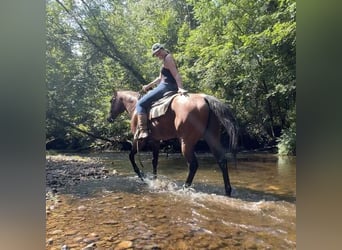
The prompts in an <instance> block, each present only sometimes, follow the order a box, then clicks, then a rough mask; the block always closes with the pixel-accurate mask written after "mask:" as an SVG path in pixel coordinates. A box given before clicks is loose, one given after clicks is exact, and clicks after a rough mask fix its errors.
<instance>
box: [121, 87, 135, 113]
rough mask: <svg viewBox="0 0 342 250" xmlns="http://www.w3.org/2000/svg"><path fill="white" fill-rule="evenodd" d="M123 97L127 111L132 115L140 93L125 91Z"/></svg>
mask: <svg viewBox="0 0 342 250" xmlns="http://www.w3.org/2000/svg"><path fill="white" fill-rule="evenodd" d="M122 97H123V98H122V101H123V104H124V106H125V109H126V111H127V112H128V114H129V115H130V116H132V115H133V113H134V111H135V106H136V104H137V101H138V94H137V93H135V92H124V93H123V95H122Z"/></svg>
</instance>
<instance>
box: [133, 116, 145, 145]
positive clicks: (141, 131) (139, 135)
mask: <svg viewBox="0 0 342 250" xmlns="http://www.w3.org/2000/svg"><path fill="white" fill-rule="evenodd" d="M147 137H148V130H147V114H138V124H137V131H136V132H135V135H134V139H145V138H147Z"/></svg>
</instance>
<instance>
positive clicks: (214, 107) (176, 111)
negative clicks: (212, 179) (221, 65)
mask: <svg viewBox="0 0 342 250" xmlns="http://www.w3.org/2000/svg"><path fill="white" fill-rule="evenodd" d="M139 96H140V94H139V93H138V92H134V91H114V95H113V96H112V98H111V100H110V103H111V105H110V112H109V116H108V118H107V120H108V122H110V123H113V122H114V119H115V118H116V117H117V116H118V115H119V114H120V113H123V112H124V111H126V112H128V114H129V115H130V118H131V132H132V133H133V134H135V131H136V129H137V114H136V112H135V106H136V103H137V101H138V99H139ZM221 124H222V125H223V126H224V127H225V129H226V131H227V133H228V136H229V145H230V150H231V152H232V154H233V157H234V162H235V164H236V152H237V139H238V136H237V134H238V127H237V123H236V120H235V118H234V116H233V114H232V112H231V110H230V108H229V107H228V106H227V105H225V104H223V103H222V102H221V101H219V100H218V99H217V98H216V97H213V96H210V95H206V94H201V93H198V94H193V93H189V94H183V95H180V94H178V95H177V96H176V97H175V98H173V100H172V102H171V104H170V106H169V108H168V110H167V112H166V114H165V115H163V116H161V117H158V118H154V119H151V120H150V121H149V124H148V127H149V129H150V133H149V137H148V138H146V139H149V142H150V143H151V147H152V152H153V153H152V154H153V156H152V166H153V175H154V177H155V178H156V176H157V166H158V157H159V146H160V141H161V140H169V139H173V138H178V139H179V141H180V144H181V151H182V154H183V156H184V157H185V159H186V162H187V165H188V168H189V173H188V176H187V179H186V181H185V184H184V186H185V187H190V186H191V184H192V181H193V178H194V176H195V174H196V171H197V168H198V162H197V158H196V155H195V152H194V148H195V145H196V143H197V142H198V140H200V139H201V138H203V139H204V140H205V141H206V142H207V144H208V146H209V148H210V150H211V152H212V153H213V155H214V157H215V158H216V160H217V163H218V165H219V167H220V169H221V171H222V176H223V181H224V187H225V193H226V195H228V196H231V191H232V188H231V185H230V180H229V174H228V167H227V158H226V156H225V151H224V149H223V146H222V145H221V142H220V137H221V132H220V126H221ZM146 139H145V140H141V139H140V140H135V139H134V140H133V143H132V149H131V152H130V154H129V159H130V162H131V164H132V167H133V169H134V171H135V172H136V174H137V175H138V176H139V177H140V178H141V179H142V180H144V179H143V178H144V175H143V173H142V172H141V171H140V169H139V167H138V166H137V164H136V162H135V159H134V156H135V154H136V153H137V150H138V149H139V150H140V149H141V148H142V147H143V146H144V145H145V144H146V141H147V140H146ZM138 147H139V148H138Z"/></svg>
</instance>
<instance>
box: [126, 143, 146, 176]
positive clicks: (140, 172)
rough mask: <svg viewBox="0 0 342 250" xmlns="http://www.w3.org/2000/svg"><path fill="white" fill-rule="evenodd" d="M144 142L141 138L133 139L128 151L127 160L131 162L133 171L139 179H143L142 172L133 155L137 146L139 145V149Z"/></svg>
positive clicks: (136, 150)
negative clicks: (138, 139)
mask: <svg viewBox="0 0 342 250" xmlns="http://www.w3.org/2000/svg"><path fill="white" fill-rule="evenodd" d="M145 143H146V142H145V140H143V141H141V140H140V141H137V140H134V141H133V143H132V149H131V152H130V153H129V160H130V161H131V164H132V167H133V169H134V172H136V174H137V175H138V176H139V178H140V179H141V180H144V173H143V172H142V171H141V170H140V169H139V167H138V166H137V164H136V163H135V158H134V156H135V155H136V153H137V152H138V146H139V149H141V148H143V146H144V145H145Z"/></svg>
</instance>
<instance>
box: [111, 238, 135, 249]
mask: <svg viewBox="0 0 342 250" xmlns="http://www.w3.org/2000/svg"><path fill="white" fill-rule="evenodd" d="M132 246H133V242H132V241H129V240H124V241H121V242H120V243H119V244H118V245H117V246H116V247H115V249H114V250H124V249H127V248H130V247H132Z"/></svg>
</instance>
